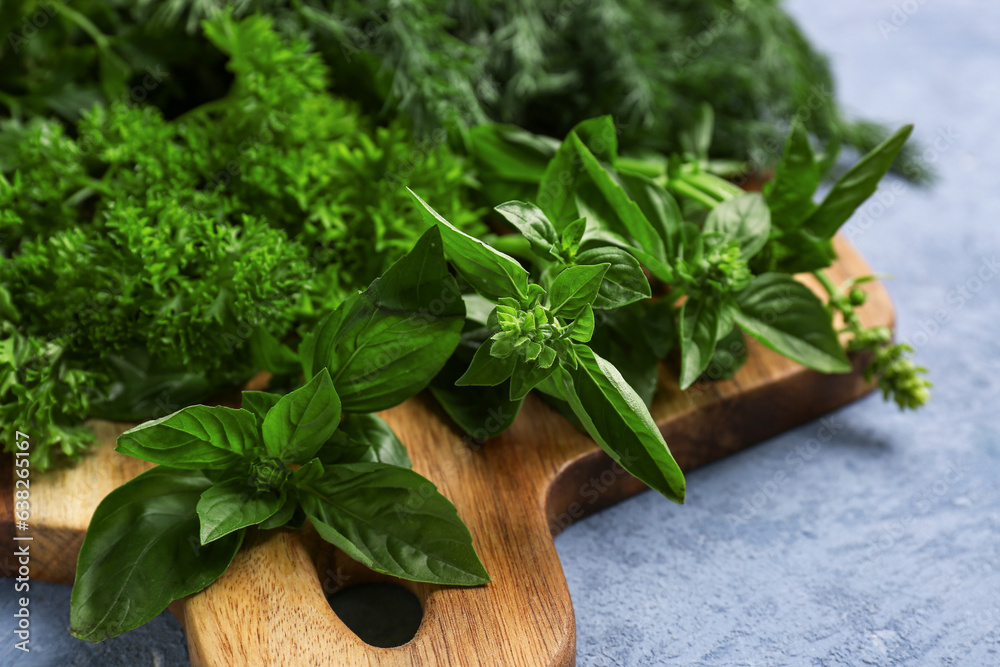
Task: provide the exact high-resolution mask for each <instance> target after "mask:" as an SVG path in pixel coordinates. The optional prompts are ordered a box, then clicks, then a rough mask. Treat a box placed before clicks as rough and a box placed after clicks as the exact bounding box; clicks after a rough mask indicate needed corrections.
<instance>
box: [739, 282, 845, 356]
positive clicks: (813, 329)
mask: <svg viewBox="0 0 1000 667" xmlns="http://www.w3.org/2000/svg"><path fill="white" fill-rule="evenodd" d="M737 303H738V304H739V310H738V311H737V312H736V322H737V323H738V324H739V325H740V326H741V327H742V328H743V330H744V331H745V332H746V333H747V334H749V335H751V336H753V337H754V338H756V339H757V340H759V341H760V342H761V343H763V344H764V345H766V346H767V347H769V348H771V349H772V350H774V351H775V352H777V353H779V354H782V355H784V356H786V357H788V358H789V359H792V360H793V361H797V362H799V363H800V364H802V365H803V366H808V367H809V368H814V369H816V370H818V371H820V372H822V373H846V372H848V371H850V370H851V364H850V362H849V361H848V359H847V354H846V353H845V352H844V348H843V346H842V345H841V344H840V341H839V340H838V339H837V333H836V332H835V331H834V330H833V324H832V323H831V322H830V313H829V312H828V311H827V310H826V307H825V306H824V305H823V303H822V302H821V301H820V300H819V299H818V298H817V297H816V295H815V294H813V292H812V291H811V290H810V289H809V288H808V287H806V286H805V285H803V284H802V283H800V282H798V281H797V280H795V279H794V278H792V277H791V276H788V275H785V274H782V273H765V274H763V275H760V276H757V277H756V278H754V280H753V282H751V283H750V285H748V286H747V288H746V289H744V290H743V291H742V292H740V293H739V294H738V295H737Z"/></svg>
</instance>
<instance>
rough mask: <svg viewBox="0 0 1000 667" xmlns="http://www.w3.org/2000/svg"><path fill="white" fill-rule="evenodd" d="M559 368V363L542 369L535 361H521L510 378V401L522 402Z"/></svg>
mask: <svg viewBox="0 0 1000 667" xmlns="http://www.w3.org/2000/svg"><path fill="white" fill-rule="evenodd" d="M511 356H514V355H511ZM558 367H559V364H557V363H554V364H551V365H549V366H548V367H547V368H542V366H541V364H539V363H537V362H534V361H519V362H518V364H517V368H515V370H514V373H513V374H512V375H511V377H510V400H512V401H520V400H522V399H523V398H524V397H525V396H527V395H528V392H529V391H531V390H532V389H534V388H535V387H536V386H537V385H538V384H539V383H541V382H544V381H545V380H546V379H547V378H548V377H549V376H550V375H552V374H553V373H554V372H555V370H556V368H558Z"/></svg>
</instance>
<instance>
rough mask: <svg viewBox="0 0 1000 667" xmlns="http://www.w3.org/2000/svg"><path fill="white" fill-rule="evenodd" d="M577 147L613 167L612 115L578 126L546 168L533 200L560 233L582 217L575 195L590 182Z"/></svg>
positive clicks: (614, 133) (615, 146)
mask: <svg viewBox="0 0 1000 667" xmlns="http://www.w3.org/2000/svg"><path fill="white" fill-rule="evenodd" d="M578 145H583V146H584V148H585V150H587V151H588V152H589V153H591V154H592V155H593V156H595V157H596V159H597V160H602V161H604V162H605V163H607V164H612V163H613V162H614V160H615V158H616V156H617V153H618V135H617V130H616V128H615V124H614V120H613V119H612V118H611V116H600V117H598V118H590V119H588V120H585V121H583V122H581V123H579V124H577V125H576V126H575V127H574V128H573V129H572V130H570V132H569V134H568V135H567V136H566V139H565V140H564V141H563V142H562V143H561V144H560V145H559V148H558V149H557V150H556V152H555V155H554V156H553V157H552V159H551V160H550V161H549V163H548V165H547V166H546V167H545V172H544V174H542V178H541V180H540V181H539V183H538V194H537V195H536V197H535V201H536V202H537V203H538V205H539V206H540V207H541V209H542V210H543V211H545V213H546V215H548V217H549V220H551V221H552V223H553V224H554V225H555V228H556V229H557V230H558V231H560V232H561V231H562V230H563V228H564V227H565V226H566V225H568V224H569V223H571V222H572V221H574V220H576V219H578V218H580V217H581V216H580V210H579V208H578V206H577V198H576V194H577V192H578V191H579V189H580V187H581V186H586V185H587V181H588V180H589V179H587V177H586V175H585V171H584V168H583V165H582V164H581V163H580V158H579V153H578V148H577V146H578Z"/></svg>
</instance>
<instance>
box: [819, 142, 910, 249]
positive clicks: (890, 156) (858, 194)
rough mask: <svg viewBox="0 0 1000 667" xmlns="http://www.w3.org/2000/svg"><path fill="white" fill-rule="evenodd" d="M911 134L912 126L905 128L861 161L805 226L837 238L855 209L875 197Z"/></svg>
mask: <svg viewBox="0 0 1000 667" xmlns="http://www.w3.org/2000/svg"><path fill="white" fill-rule="evenodd" d="M911 132H913V126H912V125H904V126H903V127H901V128H900V129H899V130H898V131H897V132H896V133H895V134H893V135H892V136H891V137H889V138H888V139H886V140H885V141H883V142H882V143H880V144H879V145H878V146H876V147H875V148H873V149H872V150H871V152H869V153H868V154H867V155H865V156H864V157H863V158H861V160H860V161H859V162H858V163H857V164H855V165H854V166H853V167H851V168H850V169H849V170H848V171H847V173H846V174H844V175H843V176H841V177H840V179H839V180H838V181H837V182H836V183H834V184H833V187H832V188H830V192H828V193H827V195H826V197H825V198H824V199H823V202H822V203H821V204H820V205H819V206H818V207H817V208H816V210H814V211H813V212H812V214H811V215H810V216H809V217H808V218H806V219H805V221H804V222H803V223H802V226H803V227H804V228H806V229H808V230H809V231H810V232H812V233H813V234H814V235H815V236H818V237H820V238H831V237H832V236H833V235H834V234H836V233H837V230H838V229H840V226H841V225H843V224H844V223H845V222H847V220H848V218H850V217H851V214H852V213H854V211H855V209H857V208H858V206H860V205H861V203H862V202H864V201H865V200H866V199H868V198H869V197H871V196H872V194H874V193H875V190H876V188H878V182H879V180H881V179H882V177H883V176H884V175H885V172H887V171H889V167H891V166H892V162H893V160H895V159H896V155H897V154H899V151H901V150H902V149H903V144H905V143H906V140H907V139H908V138H909V136H910V133H911Z"/></svg>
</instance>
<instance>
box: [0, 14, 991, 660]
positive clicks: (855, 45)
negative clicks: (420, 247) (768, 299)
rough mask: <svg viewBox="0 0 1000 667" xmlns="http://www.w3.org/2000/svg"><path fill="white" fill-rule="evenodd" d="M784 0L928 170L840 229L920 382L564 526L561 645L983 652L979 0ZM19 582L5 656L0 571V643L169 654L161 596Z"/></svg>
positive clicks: (985, 258) (986, 643)
mask: <svg viewBox="0 0 1000 667" xmlns="http://www.w3.org/2000/svg"><path fill="white" fill-rule="evenodd" d="M788 6H789V8H790V9H791V11H792V12H793V14H794V15H795V16H796V17H797V18H798V19H799V20H800V22H801V23H802V25H803V27H804V28H805V30H806V32H807V33H808V34H809V35H810V36H811V38H812V39H813V40H814V42H815V43H816V44H817V45H818V46H819V47H820V48H821V49H823V50H824V51H826V52H827V53H829V54H830V56H831V57H832V60H833V65H834V69H835V71H836V74H837V77H838V81H839V91H838V92H839V97H840V99H841V100H842V101H843V102H844V103H845V104H846V106H847V107H848V108H849V109H852V110H864V113H865V114H866V115H867V116H869V117H873V118H876V119H879V120H883V121H886V122H888V123H891V124H902V123H904V122H914V123H916V125H917V130H916V136H917V138H918V139H919V140H921V141H922V142H923V145H924V146H925V147H926V148H927V152H926V155H925V159H926V160H927V161H929V162H931V163H932V164H933V166H934V167H935V168H936V169H937V171H938V172H939V174H940V179H939V182H938V184H937V185H936V186H935V187H934V188H933V189H931V190H917V189H914V188H912V187H910V186H908V185H905V184H901V183H899V182H898V181H896V182H895V185H893V184H892V183H890V184H888V185H887V186H886V187H883V188H882V190H881V196H882V199H881V202H880V203H876V204H870V205H869V206H867V207H866V208H865V209H864V210H863V211H862V212H861V213H860V214H859V215H857V216H856V217H855V218H854V220H852V222H851V223H850V224H849V228H848V230H849V232H851V234H852V236H853V238H854V242H855V243H856V245H857V246H859V247H860V248H861V250H862V251H863V253H864V254H865V256H866V257H867V258H868V259H869V260H870V262H871V263H872V265H873V266H874V267H876V269H877V270H879V271H884V272H887V273H890V274H892V276H893V278H892V280H891V281H889V282H888V286H889V289H890V291H891V292H892V296H893V298H894V300H895V302H896V305H897V308H898V333H899V335H900V337H902V338H903V339H907V340H910V341H911V342H912V343H914V344H915V346H916V347H917V348H918V349H919V359H920V361H921V362H923V363H924V364H926V365H927V366H929V367H930V368H931V369H932V371H933V380H934V382H935V383H936V388H935V398H934V401H933V402H932V403H931V404H930V405H929V406H928V407H927V408H925V409H924V410H922V411H920V412H919V413H917V414H906V415H900V414H899V413H898V412H897V411H896V410H895V408H894V407H892V406H889V405H885V404H883V403H882V402H881V400H880V399H879V398H877V397H870V398H868V399H865V400H863V401H861V402H859V403H856V404H854V405H852V406H850V407H848V408H846V409H844V410H841V411H840V412H838V413H836V414H835V415H833V416H832V421H831V422H827V425H828V426H829V428H830V430H831V431H832V432H833V437H832V438H827V437H825V433H824V432H822V431H821V430H820V429H821V425H820V424H819V423H815V424H811V425H807V426H804V427H802V428H800V429H797V430H796V431H793V432H791V433H787V434H785V435H784V436H782V437H779V438H775V439H774V440H771V441H769V442H767V443H764V444H762V445H760V446H758V447H755V448H753V449H751V450H749V451H746V452H744V453H741V454H738V455H736V456H733V457H730V458H728V459H726V460H724V461H722V462H720V463H716V464H714V465H711V466H709V467H707V468H703V469H701V470H698V471H696V472H694V473H692V474H691V475H689V477H688V488H689V500H688V503H687V505H685V506H684V507H678V506H676V505H673V504H671V503H669V502H667V501H666V500H664V499H663V498H661V497H659V496H657V495H655V494H652V493H645V494H642V495H640V496H637V497H636V498H633V499H631V500H629V501H626V502H624V503H622V504H620V505H618V506H616V507H613V508H611V509H609V510H606V511H604V512H602V513H600V514H598V515H596V516H593V517H590V518H588V519H586V520H584V521H582V522H581V523H579V524H576V525H574V526H571V527H570V528H569V529H568V530H566V532H564V533H563V534H562V535H561V536H560V537H559V538H558V539H557V542H556V544H557V545H558V547H559V553H560V556H561V557H562V562H563V566H564V568H565V570H566V576H567V578H568V580H569V585H570V589H571V591H572V595H573V604H574V607H575V609H576V614H577V625H578V640H577V643H578V656H579V657H578V662H579V664H580V665H598V666H612V665H622V666H631V665H659V664H670V665H732V666H737V665H744V666H751V665H817V666H820V665H823V666H826V665H829V666H834V665H863V664H873V665H912V666H921V667H922V666H925V665H962V666H966V665H971V666H977V665H983V666H985V665H1000V654H998V650H1000V484H998V472H1000V342H998V337H997V336H998V332H1000V266H998V267H997V268H995V269H993V270H992V272H991V271H990V270H989V268H988V267H990V266H991V262H993V263H995V262H997V261H1000V179H998V174H1000V130H998V124H1000V32H998V26H1000V3H992V2H981V1H979V2H977V1H974V0H948V1H947V2H945V1H944V0H877V1H875V0H842V1H841V2H818V1H817V0H795V1H792V2H789V3H788ZM980 271H982V274H979V272H980ZM977 274H979V275H977ZM963 288H964V295H963V292H962V290H963ZM820 440H825V441H826V442H823V443H821V442H820ZM32 586H33V589H32V607H31V610H32V618H33V623H34V624H33V629H34V634H33V642H32V648H33V652H32V653H31V656H30V659H29V660H18V658H20V657H21V656H18V655H15V654H16V653H18V652H15V651H13V650H12V647H11V645H12V639H11V637H12V635H11V634H10V629H11V628H12V624H11V613H12V612H13V599H12V598H13V595H12V594H11V585H10V582H9V581H8V582H4V583H3V596H2V601H0V619H2V621H0V628H3V629H4V630H3V632H2V633H0V636H3V637H6V639H3V640H2V642H0V664H3V665H9V664H31V665H61V666H68V665H95V666H97V665H99V666H102V667H103V666H105V665H117V664H121V665H136V666H140V665H162V666H167V665H184V664H187V658H186V648H185V646H184V639H183V635H182V633H181V632H180V628H179V626H178V625H177V623H176V621H174V620H173V618H171V617H169V616H166V615H165V616H163V617H161V618H159V619H157V620H156V621H155V622H154V623H151V624H150V625H148V626H146V627H145V628H142V629H140V630H137V631H135V632H132V633H129V634H128V635H125V636H123V637H120V638H118V639H115V640H111V641H108V642H105V643H104V644H100V645H98V646H91V645H88V644H85V643H83V642H79V641H76V640H74V639H72V638H71V637H70V636H69V635H68V633H67V631H66V626H67V624H68V609H69V587H67V586H56V585H44V584H32Z"/></svg>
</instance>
